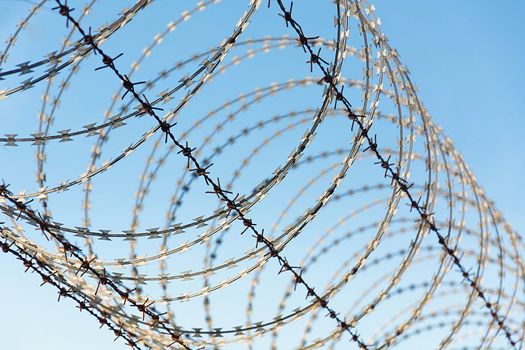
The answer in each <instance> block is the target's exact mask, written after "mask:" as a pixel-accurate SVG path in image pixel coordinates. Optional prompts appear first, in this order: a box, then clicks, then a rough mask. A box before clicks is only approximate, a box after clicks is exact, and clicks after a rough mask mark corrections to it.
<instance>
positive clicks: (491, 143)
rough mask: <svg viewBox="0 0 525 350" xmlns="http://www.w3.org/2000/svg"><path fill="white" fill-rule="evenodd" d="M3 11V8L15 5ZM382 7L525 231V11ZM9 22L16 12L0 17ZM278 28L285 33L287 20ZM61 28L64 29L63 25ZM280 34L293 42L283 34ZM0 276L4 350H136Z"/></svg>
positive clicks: (430, 99) (437, 105)
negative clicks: (98, 349)
mask: <svg viewBox="0 0 525 350" xmlns="http://www.w3.org/2000/svg"><path fill="white" fill-rule="evenodd" d="M161 2H162V1H161ZM237 2H239V3H241V1H240V0H225V3H228V6H234V5H237ZM3 3H4V2H0V8H1V7H2V6H7V5H4V4H3ZM5 3H7V2H5ZM242 3H243V4H244V3H245V2H244V1H243V2H242ZM311 4H313V0H311V1H305V2H299V1H296V4H295V6H296V8H299V7H300V6H303V7H307V6H311V9H310V8H308V9H306V10H305V9H303V11H314V7H313V5H311ZM375 4H376V9H377V14H378V16H379V17H380V18H381V19H382V23H383V26H382V29H383V32H384V33H385V34H386V36H387V37H388V38H389V41H390V44H391V45H392V46H393V47H395V48H396V49H397V50H398V51H399V52H400V54H401V60H402V62H403V63H404V64H405V65H406V66H408V67H409V70H410V72H411V75H412V79H413V81H414V82H416V84H417V86H418V91H419V94H420V97H421V99H422V101H423V102H424V104H425V106H426V108H427V110H428V111H429V112H430V113H431V114H432V116H433V120H434V121H435V122H437V123H438V124H440V125H441V126H442V127H443V128H444V129H445V133H446V134H448V135H449V136H450V137H451V138H452V139H453V141H454V143H455V145H456V148H457V149H458V150H459V151H460V152H461V153H462V154H463V156H464V158H465V160H466V161H467V163H468V164H469V165H470V167H471V169H472V170H473V172H474V174H476V176H477V179H478V181H479V183H480V184H481V185H482V186H483V187H484V188H485V190H486V192H487V194H488V196H489V197H490V198H492V199H493V200H494V201H495V203H496V205H497V207H498V208H499V209H500V210H501V211H502V212H503V214H504V216H505V217H506V219H507V220H508V221H509V222H510V223H511V224H512V225H513V227H514V228H515V229H516V230H517V231H518V232H524V230H525V216H524V215H523V212H524V205H523V199H524V198H525V187H524V186H523V185H522V182H523V181H524V180H525V175H524V174H525V157H524V156H523V140H524V138H523V134H524V133H525V113H524V112H523V111H524V110H525V85H524V84H525V68H524V67H523V62H525V48H524V47H523V45H522V44H521V42H522V41H523V36H524V35H525V28H524V27H523V25H522V17H523V15H525V3H524V2H523V1H502V2H499V3H495V2H493V1H474V0H467V1H453V0H443V1H439V2H436V1H433V2H432V1H416V0H412V1H408V0H397V1H391V0H381V1H376V2H375ZM10 6H11V7H10V8H14V5H13V4H10ZM16 6H19V8H22V9H25V8H27V7H28V6H29V5H27V4H24V3H21V4H16ZM243 6H244V5H243ZM261 11H266V10H265V9H264V8H261ZM0 12H1V11H0ZM13 12H15V11H13ZM17 13H18V14H20V13H24V12H23V11H22V12H20V11H19V12H17ZM7 15H9V12H8V11H6V13H4V14H3V15H1V17H0V18H2V19H5V17H6V16H7ZM57 17H58V16H57ZM18 18H19V17H16V19H18ZM274 20H275V21H277V22H278V23H279V24H282V23H281V21H282V20H281V19H280V18H278V17H275V18H274ZM5 23H8V22H7V21H6V22H4V24H1V25H0V29H1V31H2V34H3V33H4V32H5V31H7V32H9V31H12V28H13V26H12V22H11V23H8V24H9V25H10V26H8V25H5ZM57 25H58V26H63V23H62V19H61V18H57ZM303 27H305V28H308V24H305V25H303ZM281 33H286V28H285V27H284V26H282V28H281ZM290 34H291V33H290ZM0 274H2V276H3V277H2V286H1V287H0V300H2V301H3V304H4V305H5V306H4V310H3V312H2V314H3V315H4V316H2V317H1V318H0V335H1V336H2V339H3V340H2V342H3V344H5V345H3V346H2V347H4V346H5V348H6V349H44V350H47V349H54V350H58V349H70V348H71V347H72V344H75V345H74V347H75V348H76V349H93V348H102V349H108V350H111V349H115V350H119V349H127V348H128V347H126V346H125V345H124V344H123V343H122V342H118V341H117V342H115V343H113V342H112V339H113V338H114V337H113V336H112V335H111V334H109V332H106V331H99V329H98V325H97V321H96V320H94V319H92V318H90V317H88V316H87V315H85V314H84V313H79V312H78V310H77V309H75V308H73V307H72V306H73V305H72V303H70V302H61V303H56V292H55V291H53V290H52V289H51V288H39V287H38V285H39V284H40V280H39V279H37V278H34V277H35V276H32V275H29V274H27V275H25V274H23V272H22V269H21V267H20V264H19V262H17V261H15V260H14V259H13V258H12V257H10V256H1V257H0ZM6 304H7V305H6ZM9 310H10V311H9ZM15 310H16V311H15ZM8 314H10V315H11V316H9V317H7V316H6V315H8Z"/></svg>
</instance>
